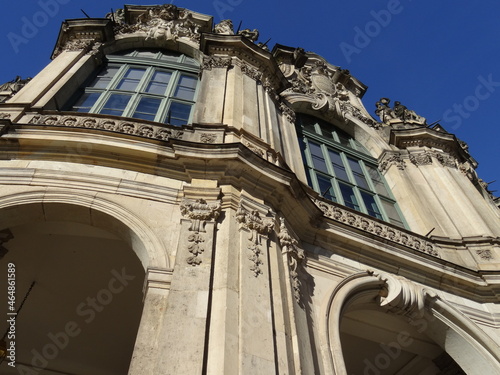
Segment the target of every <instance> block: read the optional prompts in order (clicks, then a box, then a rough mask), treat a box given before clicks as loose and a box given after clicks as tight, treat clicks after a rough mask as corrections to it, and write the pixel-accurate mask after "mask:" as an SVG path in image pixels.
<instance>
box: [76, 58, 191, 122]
mask: <svg viewBox="0 0 500 375" xmlns="http://www.w3.org/2000/svg"><path fill="white" fill-rule="evenodd" d="M107 59H108V64H107V65H106V66H105V67H104V68H103V69H102V70H101V71H99V72H98V74H97V76H96V77H94V79H93V80H92V81H91V82H90V83H89V84H88V85H87V86H86V87H85V88H84V92H83V93H82V94H81V96H80V97H79V98H78V99H77V101H76V102H75V103H74V104H73V106H72V108H71V110H73V111H78V112H89V113H102V114H108V115H114V116H124V117H133V118H138V119H144V120H150V121H157V122H164V123H167V124H172V125H183V124H187V123H189V120H190V115H191V108H192V106H193V104H194V102H195V97H196V87H197V84H198V76H197V74H198V71H199V64H198V63H197V62H196V60H194V59H192V58H190V57H188V56H186V55H182V54H179V53H174V52H169V51H155V50H131V51H123V52H119V53H115V54H111V55H107Z"/></svg>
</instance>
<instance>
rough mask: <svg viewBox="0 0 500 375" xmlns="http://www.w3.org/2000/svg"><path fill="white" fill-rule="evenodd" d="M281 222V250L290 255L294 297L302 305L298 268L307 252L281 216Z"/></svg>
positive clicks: (289, 261)
mask: <svg viewBox="0 0 500 375" xmlns="http://www.w3.org/2000/svg"><path fill="white" fill-rule="evenodd" d="M280 222H281V224H280V232H279V234H278V238H279V240H280V244H281V252H282V254H287V255H288V256H287V258H288V267H289V270H290V279H291V283H292V289H293V297H294V298H295V301H296V302H297V303H298V304H299V305H300V303H301V301H300V298H301V293H300V280H299V274H298V272H297V269H298V266H299V264H300V263H302V261H303V260H304V259H305V253H304V250H302V249H301V248H299V246H298V241H297V240H296V239H295V238H293V237H292V236H291V235H290V234H289V232H288V230H287V229H286V226H285V220H284V219H283V218H281V220H280Z"/></svg>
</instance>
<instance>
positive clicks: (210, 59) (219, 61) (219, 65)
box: [200, 56, 232, 74]
mask: <svg viewBox="0 0 500 375" xmlns="http://www.w3.org/2000/svg"><path fill="white" fill-rule="evenodd" d="M231 65H232V59H231V58H230V57H221V56H205V57H204V58H203V63H202V64H201V67H200V74H202V72H203V71H205V70H212V69H228V68H229V67H230V66H231Z"/></svg>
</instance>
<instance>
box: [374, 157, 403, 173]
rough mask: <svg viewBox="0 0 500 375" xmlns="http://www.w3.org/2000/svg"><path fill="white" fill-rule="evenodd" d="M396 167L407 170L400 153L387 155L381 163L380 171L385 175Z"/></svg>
mask: <svg viewBox="0 0 500 375" xmlns="http://www.w3.org/2000/svg"><path fill="white" fill-rule="evenodd" d="M393 165H395V166H396V167H397V168H398V169H399V170H404V169H405V162H404V160H403V158H402V156H401V154H399V153H385V154H384V155H383V156H382V158H381V160H380V161H379V166H378V168H379V170H380V171H381V172H382V173H383V172H385V171H387V170H388V169H389V168H390V167H391V166H393Z"/></svg>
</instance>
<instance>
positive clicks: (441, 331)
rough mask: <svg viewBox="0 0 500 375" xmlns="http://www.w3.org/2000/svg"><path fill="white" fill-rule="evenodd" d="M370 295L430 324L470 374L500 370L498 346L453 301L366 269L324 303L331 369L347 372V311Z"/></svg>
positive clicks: (340, 374)
mask: <svg viewBox="0 0 500 375" xmlns="http://www.w3.org/2000/svg"><path fill="white" fill-rule="evenodd" d="M368 299H372V300H375V299H376V300H377V303H378V305H379V306H378V309H379V311H380V309H382V310H381V311H383V312H384V313H386V314H387V313H389V314H390V315H391V316H394V317H398V316H399V317H400V318H401V317H404V318H405V319H407V320H408V321H410V322H412V323H411V324H419V323H420V324H425V327H426V329H425V334H426V335H428V336H429V337H430V339H432V340H433V341H434V342H435V343H436V344H437V345H438V346H440V347H441V348H442V349H443V350H444V351H445V352H446V353H447V354H448V355H449V356H450V357H451V358H452V359H453V360H454V361H455V362H456V363H457V364H458V365H459V366H460V367H461V368H462V369H463V370H464V371H466V373H467V374H474V375H476V374H477V375H481V374H485V373H488V374H489V373H499V372H500V348H499V347H498V345H497V344H496V343H495V342H494V341H493V340H492V339H491V338H490V337H489V336H488V335H487V334H486V333H485V332H483V331H482V330H481V329H480V328H479V327H477V326H476V325H475V324H474V323H473V322H472V321H471V320H470V319H468V318H467V317H465V316H464V315H463V314H462V313H461V312H459V311H458V310H456V309H455V308H454V307H453V306H451V305H450V304H449V303H448V302H446V301H444V300H442V299H441V298H439V297H438V296H437V295H436V294H435V293H433V292H431V291H428V290H426V289H423V288H422V287H421V286H419V285H417V284H415V283H413V282H411V281H409V280H408V279H405V278H403V277H401V276H398V275H390V274H384V273H380V274H376V273H373V272H368V273H366V272H362V273H358V274H354V275H351V276H349V277H347V278H346V279H344V280H342V281H341V282H340V283H339V284H338V285H337V287H336V288H335V289H334V290H333V291H332V293H331V294H330V295H329V296H328V299H327V300H326V301H325V303H324V304H323V309H322V311H323V312H324V315H322V317H323V319H322V322H321V325H320V327H321V328H320V329H321V333H320V335H321V337H320V340H321V341H322V343H321V350H322V355H323V360H324V366H325V371H326V372H327V373H331V374H335V375H347V369H346V363H345V360H344V353H343V349H342V340H341V332H340V325H341V320H342V318H343V315H344V314H345V312H346V311H347V310H349V309H351V310H352V309H353V308H355V306H356V304H360V303H363V302H366V301H367V300H368ZM357 355H358V356H359V353H357ZM373 373H376V372H373ZM380 373H381V374H383V372H380Z"/></svg>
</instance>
